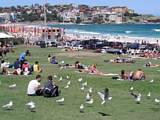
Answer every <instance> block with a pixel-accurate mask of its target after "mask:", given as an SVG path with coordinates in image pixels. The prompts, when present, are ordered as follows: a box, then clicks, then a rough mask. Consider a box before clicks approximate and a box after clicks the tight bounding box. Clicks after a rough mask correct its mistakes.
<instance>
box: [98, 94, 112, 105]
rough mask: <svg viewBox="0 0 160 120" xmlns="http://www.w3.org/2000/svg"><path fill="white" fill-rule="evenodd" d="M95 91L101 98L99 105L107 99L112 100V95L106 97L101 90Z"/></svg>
mask: <svg viewBox="0 0 160 120" xmlns="http://www.w3.org/2000/svg"><path fill="white" fill-rule="evenodd" d="M97 93H98V95H99V97H100V98H101V99H102V102H101V105H103V104H104V103H106V101H107V100H109V101H110V100H112V97H107V96H105V94H104V93H102V92H97Z"/></svg>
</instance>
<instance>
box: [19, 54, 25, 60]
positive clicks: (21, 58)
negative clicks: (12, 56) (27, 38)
mask: <svg viewBox="0 0 160 120" xmlns="http://www.w3.org/2000/svg"><path fill="white" fill-rule="evenodd" d="M25 56H26V53H25V52H23V53H21V54H20V56H19V61H24V60H25Z"/></svg>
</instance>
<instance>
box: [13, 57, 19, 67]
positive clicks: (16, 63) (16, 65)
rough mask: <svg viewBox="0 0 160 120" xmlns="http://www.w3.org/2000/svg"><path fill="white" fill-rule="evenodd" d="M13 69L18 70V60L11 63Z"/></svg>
mask: <svg viewBox="0 0 160 120" xmlns="http://www.w3.org/2000/svg"><path fill="white" fill-rule="evenodd" d="M13 67H14V69H18V68H20V67H21V64H20V61H19V60H18V59H17V60H16V61H15V62H14V63H13Z"/></svg>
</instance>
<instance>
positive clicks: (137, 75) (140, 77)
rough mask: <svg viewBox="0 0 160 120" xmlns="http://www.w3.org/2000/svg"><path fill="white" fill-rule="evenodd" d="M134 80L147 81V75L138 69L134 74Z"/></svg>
mask: <svg viewBox="0 0 160 120" xmlns="http://www.w3.org/2000/svg"><path fill="white" fill-rule="evenodd" d="M132 79H133V80H143V79H145V74H144V72H143V71H142V70H141V69H138V70H136V71H135V72H134V73H133V74H132Z"/></svg>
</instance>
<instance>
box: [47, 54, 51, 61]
mask: <svg viewBox="0 0 160 120" xmlns="http://www.w3.org/2000/svg"><path fill="white" fill-rule="evenodd" d="M48 62H51V55H50V54H48Z"/></svg>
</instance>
